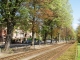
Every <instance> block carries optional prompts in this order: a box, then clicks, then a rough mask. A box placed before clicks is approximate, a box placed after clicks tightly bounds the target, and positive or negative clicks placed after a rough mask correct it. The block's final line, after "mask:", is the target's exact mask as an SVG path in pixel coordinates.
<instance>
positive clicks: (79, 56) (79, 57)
mask: <svg viewBox="0 0 80 60" xmlns="http://www.w3.org/2000/svg"><path fill="white" fill-rule="evenodd" d="M77 60H80V43H78V56H77Z"/></svg>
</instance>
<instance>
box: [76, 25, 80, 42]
mask: <svg viewBox="0 0 80 60" xmlns="http://www.w3.org/2000/svg"><path fill="white" fill-rule="evenodd" d="M77 40H78V42H79V43H80V25H79V26H78V28H77Z"/></svg>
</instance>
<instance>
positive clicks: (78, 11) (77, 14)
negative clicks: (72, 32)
mask: <svg viewBox="0 0 80 60" xmlns="http://www.w3.org/2000/svg"><path fill="white" fill-rule="evenodd" d="M69 2H70V4H71V7H72V10H73V13H72V15H73V18H74V20H73V23H72V26H73V28H74V29H76V28H77V26H78V24H79V19H80V0H69Z"/></svg>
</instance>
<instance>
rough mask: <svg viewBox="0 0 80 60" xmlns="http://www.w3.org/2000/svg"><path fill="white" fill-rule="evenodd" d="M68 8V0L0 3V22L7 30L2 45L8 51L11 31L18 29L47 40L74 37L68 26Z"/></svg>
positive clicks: (70, 16) (2, 0)
mask: <svg viewBox="0 0 80 60" xmlns="http://www.w3.org/2000/svg"><path fill="white" fill-rule="evenodd" d="M72 19H73V17H72V9H71V5H70V3H69V1H68V0H27V1H26V0H0V23H1V24H2V25H4V26H5V27H7V37H6V42H5V49H6V51H7V50H8V49H9V46H10V41H11V39H12V35H13V34H12V33H13V30H14V29H15V28H17V27H20V29H22V30H23V31H24V32H25V33H26V32H27V31H32V41H33V42H32V44H33V45H34V34H35V33H36V34H37V36H38V37H39V36H42V37H43V40H44V42H45V43H46V39H47V37H48V38H49V39H51V41H52V39H53V38H57V39H60V37H61V38H62V39H67V38H68V39H72V38H74V37H75V33H74V30H73V28H72V26H71V24H72Z"/></svg>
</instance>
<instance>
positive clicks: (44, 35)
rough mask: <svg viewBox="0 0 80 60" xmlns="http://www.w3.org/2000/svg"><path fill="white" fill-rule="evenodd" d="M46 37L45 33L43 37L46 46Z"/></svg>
mask: <svg viewBox="0 0 80 60" xmlns="http://www.w3.org/2000/svg"><path fill="white" fill-rule="evenodd" d="M46 37H47V33H46V32H45V35H44V44H46Z"/></svg>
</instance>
